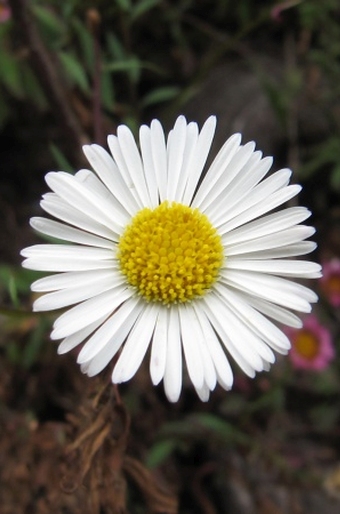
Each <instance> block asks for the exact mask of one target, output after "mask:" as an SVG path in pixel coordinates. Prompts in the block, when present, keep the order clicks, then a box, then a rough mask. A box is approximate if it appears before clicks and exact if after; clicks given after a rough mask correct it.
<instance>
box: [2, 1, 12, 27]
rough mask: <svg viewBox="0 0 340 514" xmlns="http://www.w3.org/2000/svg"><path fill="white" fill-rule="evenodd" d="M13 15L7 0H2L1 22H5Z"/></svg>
mask: <svg viewBox="0 0 340 514" xmlns="http://www.w3.org/2000/svg"><path fill="white" fill-rule="evenodd" d="M11 16H12V13H11V9H10V8H9V5H8V4H7V2H6V0H0V23H5V21H8V20H9V19H10V18H11Z"/></svg>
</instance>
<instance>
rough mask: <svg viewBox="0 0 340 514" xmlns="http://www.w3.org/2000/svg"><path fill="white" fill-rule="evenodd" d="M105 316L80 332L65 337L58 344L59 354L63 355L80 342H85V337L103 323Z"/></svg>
mask: <svg viewBox="0 0 340 514" xmlns="http://www.w3.org/2000/svg"><path fill="white" fill-rule="evenodd" d="M105 318H106V315H105V316H102V317H101V318H98V319H97V320H96V321H94V322H93V323H91V324H90V325H88V326H87V327H85V328H82V329H81V330H79V331H78V332H75V333H74V334H72V335H71V336H68V337H65V339H63V340H62V341H61V343H60V344H59V346H58V354H59V355H63V354H64V353H67V352H69V351H71V350H73V348H75V347H76V346H78V345H79V344H80V343H83V342H84V341H85V339H86V338H87V337H88V336H89V335H90V334H92V332H94V331H95V330H96V329H97V328H98V327H99V326H100V325H101V324H102V323H103V321H104V320H105Z"/></svg>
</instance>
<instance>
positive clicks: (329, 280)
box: [320, 259, 340, 308]
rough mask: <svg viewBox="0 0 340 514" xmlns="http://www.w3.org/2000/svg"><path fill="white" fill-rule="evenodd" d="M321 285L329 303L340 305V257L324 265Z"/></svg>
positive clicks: (334, 305)
mask: <svg viewBox="0 0 340 514" xmlns="http://www.w3.org/2000/svg"><path fill="white" fill-rule="evenodd" d="M322 271H323V276H322V277H321V278H320V286H321V289H322V290H323V292H324V294H325V296H326V298H327V299H328V301H329V303H330V304H331V305H332V306H333V307H335V308H337V307H340V259H331V260H330V261H328V262H325V263H324V264H323V266H322Z"/></svg>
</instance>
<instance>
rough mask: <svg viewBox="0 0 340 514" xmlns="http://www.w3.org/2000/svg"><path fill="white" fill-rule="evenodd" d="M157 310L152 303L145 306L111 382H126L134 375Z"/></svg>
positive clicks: (151, 330)
mask: <svg viewBox="0 0 340 514" xmlns="http://www.w3.org/2000/svg"><path fill="white" fill-rule="evenodd" d="M157 310H158V307H157V305H156V304H154V303H149V304H147V305H145V307H144V310H143V311H142V312H141V314H140V316H139V318H138V319H137V320H136V323H135V324H134V326H133V328H132V330H131V332H130V334H129V336H128V338H127V341H126V343H125V345H124V348H123V351H122V353H121V354H120V356H119V359H118V361H117V364H116V365H115V368H114V370H113V373H112V382H114V383H118V384H120V383H121V382H126V381H127V380H130V378H132V377H133V376H134V374H135V373H136V371H137V369H138V368H139V366H140V364H141V362H142V360H143V358H144V356H145V353H146V351H147V349H148V347H149V344H150V341H151V338H152V334H153V331H154V329H155V322H156V319H157Z"/></svg>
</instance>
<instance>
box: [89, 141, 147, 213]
mask: <svg viewBox="0 0 340 514" xmlns="http://www.w3.org/2000/svg"><path fill="white" fill-rule="evenodd" d="M83 151H84V154H85V155H86V157H87V159H88V161H89V162H90V164H91V166H92V167H93V169H94V170H95V171H96V173H97V175H98V176H99V178H100V179H101V180H102V182H103V183H104V184H105V186H106V187H107V188H108V190H109V191H110V192H111V194H112V195H113V196H114V197H115V198H116V199H117V201H118V202H119V203H120V205H121V207H122V208H123V209H124V210H125V211H126V212H128V213H129V214H130V216H133V215H134V214H136V212H137V211H138V209H139V206H138V203H137V202H136V200H135V198H134V196H133V195H132V194H131V190H130V189H129V188H128V187H127V185H126V183H125V181H124V179H123V177H122V176H121V174H120V171H119V169H118V167H117V165H116V163H115V162H114V160H113V159H112V157H111V156H110V155H109V154H108V152H106V150H104V148H102V147H101V146H99V145H86V146H84V147H83Z"/></svg>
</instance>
